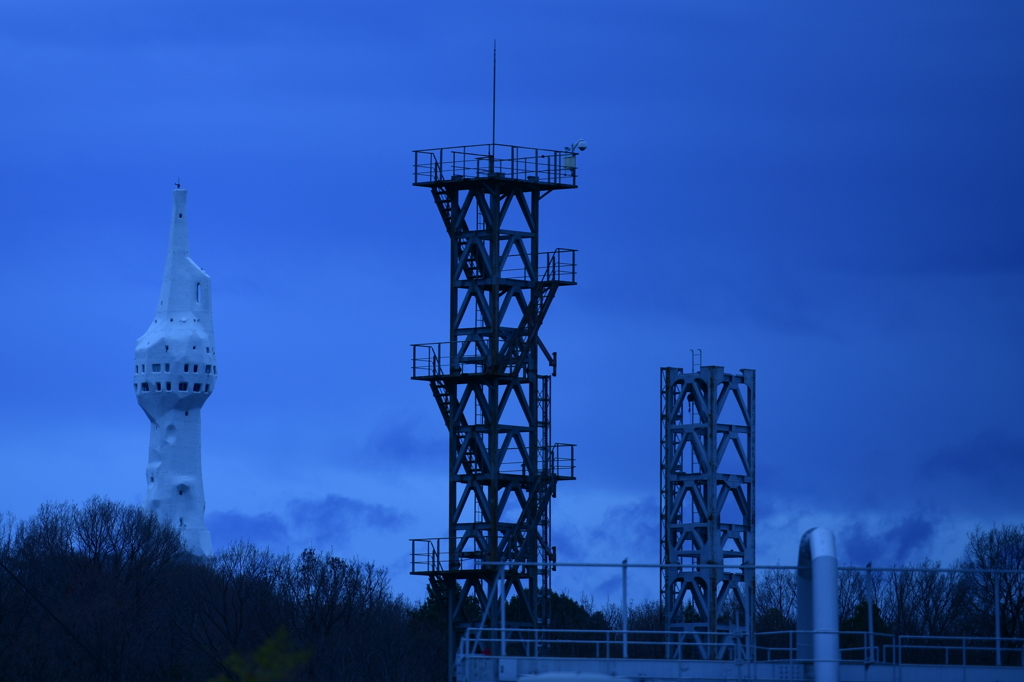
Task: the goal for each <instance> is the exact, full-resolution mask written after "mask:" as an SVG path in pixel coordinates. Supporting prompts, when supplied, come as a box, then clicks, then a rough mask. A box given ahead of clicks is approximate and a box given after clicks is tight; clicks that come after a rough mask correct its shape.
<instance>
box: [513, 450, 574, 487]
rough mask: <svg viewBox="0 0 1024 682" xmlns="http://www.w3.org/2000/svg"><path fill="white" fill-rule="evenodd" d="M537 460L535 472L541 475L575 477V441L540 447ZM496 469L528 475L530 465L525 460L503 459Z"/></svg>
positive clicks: (563, 477) (561, 477)
mask: <svg viewBox="0 0 1024 682" xmlns="http://www.w3.org/2000/svg"><path fill="white" fill-rule="evenodd" d="M537 460H538V461H537V468H538V472H537V473H539V474H540V475H542V476H552V477H555V478H560V479H569V478H576V444H575V443H552V444H551V445H550V446H548V447H547V448H540V449H539V451H538V453H537ZM498 471H499V472H500V473H503V474H512V475H520V476H528V475H529V474H530V467H528V466H527V465H526V463H525V462H520V461H514V462H510V461H503V462H502V463H501V468H500V469H499V470H498Z"/></svg>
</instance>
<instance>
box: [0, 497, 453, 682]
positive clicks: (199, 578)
mask: <svg viewBox="0 0 1024 682" xmlns="http://www.w3.org/2000/svg"><path fill="white" fill-rule="evenodd" d="M2 520H3V523H2V524H0V561H2V562H3V565H4V567H5V568H6V569H7V570H3V571H0V670H3V674H2V675H0V677H2V679H4V680H9V681H11V682H22V681H25V682H30V681H36V680H38V681H40V682H42V681H43V680H46V681H47V682H50V681H52V680H61V681H62V682H79V681H81V682H93V681H96V682H112V681H114V682H122V681H127V680H154V681H158V682H159V681H161V680H167V681H168V682H170V681H171V680H174V681H175V682H183V681H189V682H191V681H193V680H194V681H196V682H203V681H206V680H212V679H216V680H219V681H221V682H227V681H229V680H239V681H240V680H281V681H285V680H295V681H303V682H316V681H319V680H332V681H334V680H342V681H346V680H352V681H356V680H359V681H361V680H382V681H389V680H390V681H395V682H406V681H408V682H422V681H424V680H442V679H443V677H444V644H445V640H444V636H445V626H444V623H443V622H441V623H439V622H438V621H437V620H436V619H431V618H424V617H423V616H422V613H421V612H422V611H423V609H422V608H420V609H419V610H416V609H413V608H412V607H411V606H410V605H409V604H407V603H406V602H405V601H404V600H403V599H402V598H401V597H397V596H395V595H394V594H393V593H392V592H391V589H390V586H389V583H388V578H387V574H386V572H385V571H384V570H382V569H379V568H377V567H375V566H374V565H373V564H372V563H365V562H360V561H347V560H343V559H340V558H338V557H335V556H332V555H331V554H329V553H327V554H325V553H319V552H315V551H313V550H306V551H305V552H303V553H302V554H301V555H299V556H298V557H291V556H278V555H274V554H271V553H270V552H267V551H261V550H259V549H257V548H255V547H253V546H252V545H251V544H246V543H240V544H237V545H235V546H234V547H232V548H231V549H229V550H228V551H225V552H222V553H221V554H218V555H217V556H216V557H214V558H211V559H201V558H197V557H194V556H193V555H191V554H190V553H189V552H188V551H187V549H186V548H185V547H184V545H183V544H182V542H181V538H180V536H179V535H178V533H177V532H176V531H175V530H174V529H172V528H171V527H170V526H167V525H164V524H162V523H160V522H159V521H158V520H157V518H156V517H155V516H154V515H152V514H150V513H148V512H146V511H143V510H141V509H139V508H137V507H133V506H129V505H124V504H119V503H115V502H111V501H109V500H102V499H99V498H93V499H91V500H89V501H88V502H86V503H84V504H82V505H80V506H76V505H72V504H47V505H43V507H42V508H41V509H40V510H39V512H38V513H37V514H36V515H35V516H34V517H32V518H31V519H29V520H28V521H26V522H23V523H20V524H15V523H14V521H13V519H11V518H10V517H7V518H5V519H2ZM438 660H440V661H441V666H440V667H438V664H437V662H438Z"/></svg>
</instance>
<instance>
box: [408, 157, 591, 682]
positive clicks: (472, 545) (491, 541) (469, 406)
mask: <svg viewBox="0 0 1024 682" xmlns="http://www.w3.org/2000/svg"><path fill="white" fill-rule="evenodd" d="M576 150H577V145H573V147H572V148H569V149H567V150H566V151H564V152H559V151H549V150H542V149H528V148H524V147H513V146H508V145H496V144H490V145H477V146H471V147H454V148H444V149H431V150H423V151H417V152H414V155H415V162H414V171H413V172H414V180H413V184H414V185H415V186H417V187H428V188H430V191H431V193H432V194H433V197H434V204H435V205H436V207H437V210H438V211H439V212H440V214H441V220H442V222H443V223H444V226H445V229H446V230H447V231H448V237H449V239H450V240H451V250H450V271H449V287H450V306H451V307H450V317H449V320H450V328H449V335H448V341H446V342H441V343H432V344H417V345H414V346H413V363H412V365H413V367H412V372H413V379H418V380H422V381H425V382H427V383H428V384H429V385H430V388H431V391H432V392H433V395H434V399H435V400H436V401H437V406H438V407H439V408H440V410H441V416H442V417H443V418H444V421H445V424H446V425H447V427H448V433H449V439H448V535H447V537H443V538H431V539H424V540H413V541H412V573H413V574H418V575H426V576H429V578H430V582H431V587H432V590H433V591H434V593H435V594H436V595H444V596H445V598H446V601H447V603H448V615H449V619H448V622H449V631H448V634H449V667H450V668H451V666H452V664H453V654H454V647H455V645H456V642H457V637H458V636H459V635H460V632H461V630H462V629H464V627H465V626H466V625H469V624H470V623H473V624H476V623H475V622H473V621H474V620H475V621H476V622H479V619H480V617H481V616H480V611H481V610H483V611H484V612H485V613H489V614H490V615H489V616H485V618H486V619H487V620H488V621H489V622H490V621H493V624H494V625H495V626H496V625H497V614H498V612H499V611H501V609H499V608H497V607H495V608H488V607H489V605H493V604H495V603H497V601H498V600H499V599H500V600H506V599H510V598H518V600H517V602H516V603H517V604H518V605H519V608H516V609H513V610H511V611H510V612H509V616H511V618H510V620H509V621H508V624H509V625H510V626H511V625H513V624H515V625H516V626H518V627H522V628H543V627H544V626H545V624H546V623H547V620H548V617H549V614H548V606H549V602H550V599H549V598H550V586H549V581H550V569H549V567H548V566H545V565H538V564H545V563H549V562H554V561H555V548H554V547H553V546H552V545H551V500H552V498H553V497H554V496H555V486H556V485H557V483H558V482H559V481H564V480H570V479H572V478H574V466H575V453H574V447H575V446H573V445H568V444H561V443H552V442H551V376H548V375H544V374H541V373H540V372H539V369H538V359H539V355H540V353H543V354H544V356H545V357H546V358H547V361H548V363H549V364H550V366H551V368H552V373H554V369H555V360H556V356H555V355H553V354H551V353H549V352H548V350H547V349H546V348H545V347H544V344H543V343H542V342H541V340H540V337H539V336H538V332H539V331H540V326H541V323H542V322H543V321H544V317H545V315H546V314H547V312H548V309H549V308H550V307H551V302H552V300H553V299H554V296H555V292H556V291H558V288H559V287H561V286H566V285H571V284H575V283H576V252H575V251H574V250H570V249H556V250H555V251H548V252H541V251H540V249H539V233H540V202H541V199H542V198H544V197H546V196H547V195H548V194H550V193H551V192H553V191H554V190H560V189H572V188H575V187H576ZM513 562H522V563H513ZM502 564H504V569H502V568H501V565H502ZM513 621H514V623H513Z"/></svg>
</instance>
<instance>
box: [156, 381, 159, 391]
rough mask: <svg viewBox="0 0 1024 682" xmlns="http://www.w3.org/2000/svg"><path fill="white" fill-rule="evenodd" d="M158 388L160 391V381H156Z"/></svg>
mask: <svg viewBox="0 0 1024 682" xmlns="http://www.w3.org/2000/svg"><path fill="white" fill-rule="evenodd" d="M156 390H158V391H159V390H160V382H159V381H158V382H156Z"/></svg>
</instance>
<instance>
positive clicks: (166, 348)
mask: <svg viewBox="0 0 1024 682" xmlns="http://www.w3.org/2000/svg"><path fill="white" fill-rule="evenodd" d="M155 321H156V320H154V322H155ZM170 349H171V347H170V346H164V352H165V353H166V352H167V351H169V350H170Z"/></svg>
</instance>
